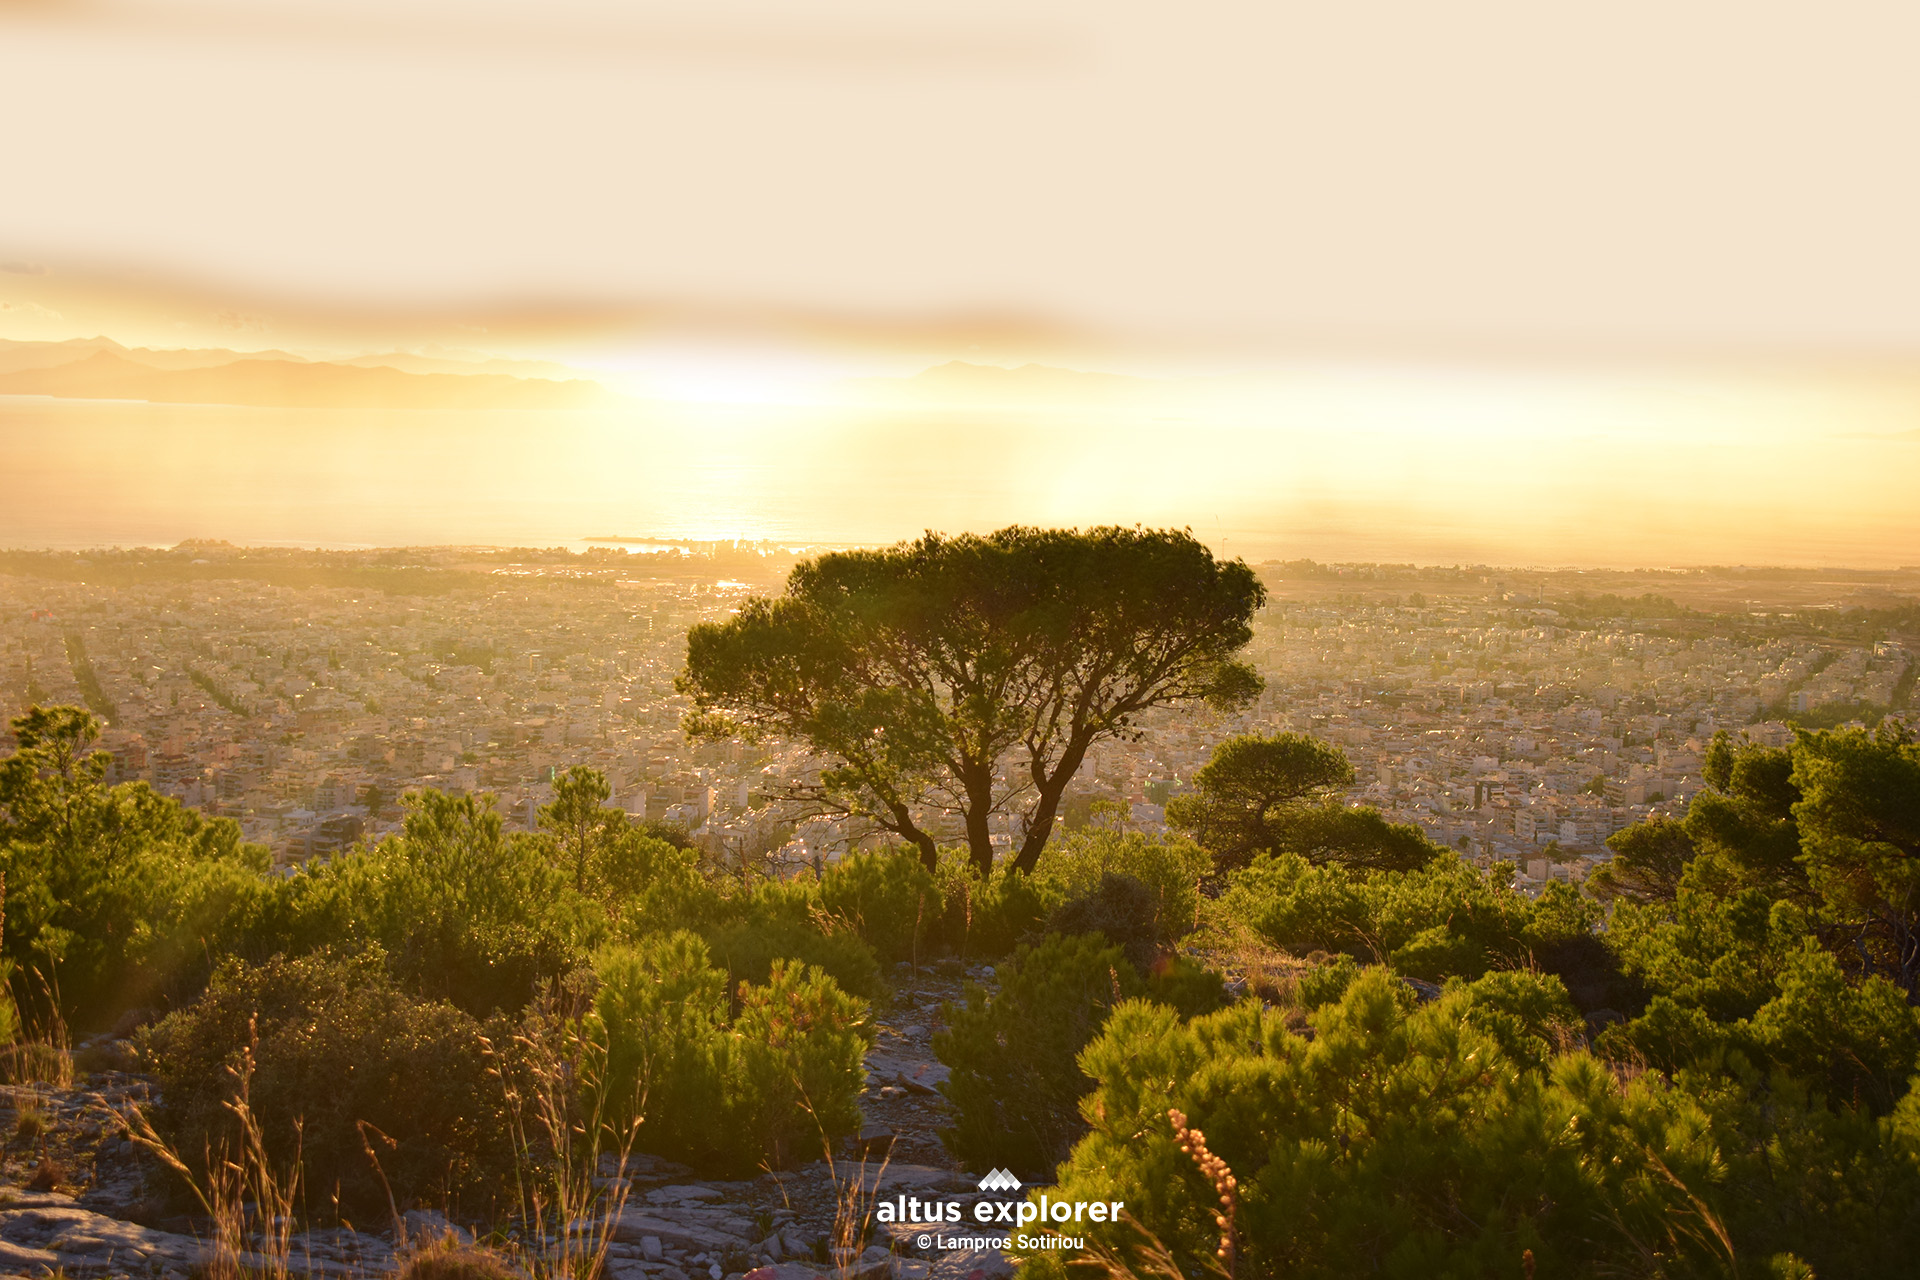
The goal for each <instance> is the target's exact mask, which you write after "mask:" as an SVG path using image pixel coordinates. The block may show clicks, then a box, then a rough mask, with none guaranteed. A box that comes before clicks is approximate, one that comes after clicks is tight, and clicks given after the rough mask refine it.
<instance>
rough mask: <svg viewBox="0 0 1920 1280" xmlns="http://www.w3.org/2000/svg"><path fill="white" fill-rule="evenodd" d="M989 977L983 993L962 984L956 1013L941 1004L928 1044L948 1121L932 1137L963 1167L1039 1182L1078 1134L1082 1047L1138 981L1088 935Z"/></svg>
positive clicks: (1056, 942)
mask: <svg viewBox="0 0 1920 1280" xmlns="http://www.w3.org/2000/svg"><path fill="white" fill-rule="evenodd" d="M996 976H997V977H998V979H999V989H998V990H997V991H996V992H994V993H993V994H992V995H991V996H989V995H988V993H987V992H986V991H985V990H984V989H983V988H981V987H977V986H976V987H969V988H968V990H967V999H966V1004H965V1005H964V1006H961V1007H955V1006H951V1005H950V1006H948V1008H947V1017H948V1021H949V1026H948V1029H947V1030H945V1031H942V1032H939V1033H938V1034H936V1035H935V1036H934V1038H933V1051H934V1053H935V1054H936V1055H938V1056H939V1058H940V1060H941V1061H942V1062H944V1063H946V1064H947V1066H948V1067H949V1068H951V1071H952V1074H951V1075H950V1077H949V1078H948V1079H947V1081H946V1083H945V1084H943V1085H942V1086H941V1092H942V1093H943V1094H945V1095H946V1098H947V1101H948V1102H949V1103H951V1104H952V1106H953V1113H954V1122H953V1125H952V1126H951V1127H950V1128H947V1129H943V1130H942V1131H941V1135H940V1136H941V1140H942V1141H943V1142H944V1143H945V1144H946V1146H947V1149H948V1150H949V1151H951V1152H952V1153H953V1155H954V1157H955V1158H956V1159H958V1160H959V1161H961V1163H963V1164H964V1165H966V1166H967V1167H968V1168H981V1169H987V1168H999V1167H1002V1166H1004V1167H1006V1168H1009V1169H1012V1170H1013V1171H1014V1172H1015V1173H1019V1174H1022V1175H1023V1176H1024V1175H1032V1176H1039V1175H1042V1174H1044V1173H1046V1172H1047V1171H1048V1170H1049V1169H1050V1168H1052V1166H1053V1164H1054V1163H1055V1162H1056V1161H1058V1160H1059V1159H1060V1158H1061V1157H1063V1156H1064V1155H1065V1154H1066V1152H1067V1149H1068V1147H1069V1146H1071V1145H1072V1143H1073V1141H1074V1139H1075V1138H1077V1137H1078V1136H1079V1135H1080V1134H1081V1133H1082V1132H1084V1131H1085V1128H1086V1126H1085V1124H1084V1123H1083V1122H1082V1121H1081V1119H1080V1117H1079V1114H1078V1106H1077V1104H1078V1102H1079V1099H1080V1096H1081V1095H1082V1094H1083V1093H1085V1092H1086V1088H1087V1085H1088V1083H1089V1082H1088V1080H1087V1078H1086V1077H1085V1076H1084V1075H1083V1074H1082V1073H1081V1071H1080V1067H1079V1065H1078V1063H1077V1062H1076V1058H1077V1057H1078V1055H1079V1053H1080V1050H1081V1049H1082V1048H1084V1047H1085V1046H1086V1044H1087V1042H1088V1041H1089V1040H1091V1039H1092V1038H1093V1037H1094V1035H1095V1034H1096V1033H1098V1031H1099V1029H1100V1027H1101V1025H1102V1024H1103V1023H1104V1022H1105V1021H1106V1017H1107V1013H1108V1011H1109V1010H1111V1009H1112V1008H1113V1007H1114V1005H1116V1004H1118V1003H1119V1002H1120V1001H1122V1000H1125V999H1127V998H1129V997H1132V996H1136V995H1138V994H1139V993H1140V991H1141V989H1142V982H1141V979H1140V975H1139V974H1138V973H1136V972H1135V971H1134V968H1133V965H1132V964H1130V963H1129V962H1128V961H1127V958H1126V954H1125V953H1124V952H1122V951H1121V950H1120V949H1119V948H1118V947H1114V946H1110V945H1108V944H1107V943H1106V942H1105V940H1104V939H1101V938H1099V937H1098V936H1095V935H1080V936H1074V937H1062V936H1059V935H1055V936H1053V937H1049V938H1048V939H1047V940H1046V941H1044V942H1042V943H1041V944H1040V945H1039V946H1038V947H1021V948H1020V949H1019V950H1018V951H1016V952H1015V953H1014V956H1013V958H1012V959H1010V960H1008V961H1006V962H1004V963H1003V964H1002V965H1001V966H1000V967H999V971H998V973H997V975H996Z"/></svg>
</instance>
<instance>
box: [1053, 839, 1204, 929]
mask: <svg viewBox="0 0 1920 1280" xmlns="http://www.w3.org/2000/svg"><path fill="white" fill-rule="evenodd" d="M1212 870H1213V859H1212V857H1211V856H1210V855H1209V854H1208V853H1207V851H1206V850H1205V849H1202V848H1201V847H1200V846H1199V845H1197V844H1195V843H1194V842H1193V841H1191V840H1188V839H1186V838H1184V837H1182V836H1147V835H1142V834H1140V833H1139V832H1135V831H1129V832H1119V831H1082V832H1078V833H1076V834H1074V835H1071V836H1068V837H1067V838H1066V839H1064V840H1056V841H1052V842H1050V843H1049V844H1048V845H1047V847H1046V850H1045V852H1043V853H1042V854H1041V855H1040V861H1039V862H1038V863H1037V864H1036V865H1035V866H1034V869H1033V878H1034V882H1035V884H1036V886H1037V887H1038V888H1039V889H1040V891H1041V892H1042V894H1043V895H1045V896H1047V897H1050V898H1052V899H1055V900H1056V901H1068V900H1071V899H1076V898H1086V897H1089V896H1090V895H1092V894H1094V893H1095V892H1096V891H1097V890H1098V889H1099V886H1100V883H1101V881H1102V880H1103V879H1104V878H1105V877H1106V876H1108V875H1110V874H1111V875H1117V876H1127V877H1130V878H1131V879H1133V880H1136V881H1138V882H1139V883H1140V884H1142V885H1144V886H1145V887H1146V889H1147V891H1148V892H1149V894H1150V895H1151V897H1152V901H1153V904H1154V911H1153V919H1154V922H1155V938H1154V941H1156V942H1157V943H1159V944H1161V945H1163V946H1171V945H1172V944H1173V943H1175V942H1178V941H1179V940H1180V939H1181V938H1183V937H1185V936H1186V935H1187V934H1189V933H1192V932H1193V930H1194V928H1195V927H1196V926H1197V925H1198V923H1199V911H1200V881H1201V879H1202V878H1204V877H1205V876H1207V875H1208V874H1209V873H1210V872H1212Z"/></svg>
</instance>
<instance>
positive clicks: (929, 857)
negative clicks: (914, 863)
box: [881, 800, 940, 872]
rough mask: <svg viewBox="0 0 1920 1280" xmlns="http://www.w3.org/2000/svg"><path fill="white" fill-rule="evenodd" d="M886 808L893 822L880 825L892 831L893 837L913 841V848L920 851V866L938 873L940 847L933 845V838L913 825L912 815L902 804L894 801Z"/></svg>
mask: <svg viewBox="0 0 1920 1280" xmlns="http://www.w3.org/2000/svg"><path fill="white" fill-rule="evenodd" d="M887 808H888V809H889V810H890V811H891V812H892V813H893V821H892V822H891V823H882V824H881V825H882V826H885V827H887V828H888V830H890V831H892V832H893V833H894V834H895V835H897V836H905V837H906V838H907V839H908V840H911V841H913V844H914V847H915V848H917V849H919V850H920V865H921V866H923V867H925V868H926V869H927V870H928V871H929V872H934V871H938V870H939V869H940V847H939V846H938V845H936V844H934V842H933V837H932V836H930V835H928V834H927V833H926V832H924V831H922V830H921V829H920V828H919V827H917V826H915V825H914V822H913V815H912V814H911V813H909V812H908V811H907V806H905V805H904V804H901V803H900V802H899V801H897V800H896V801H894V802H892V803H890V804H889V805H888V806H887Z"/></svg>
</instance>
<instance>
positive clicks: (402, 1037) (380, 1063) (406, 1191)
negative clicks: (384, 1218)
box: [140, 951, 513, 1213]
mask: <svg viewBox="0 0 1920 1280" xmlns="http://www.w3.org/2000/svg"><path fill="white" fill-rule="evenodd" d="M140 1047H141V1055H142V1057H143V1058H144V1059H145V1061H147V1062H148V1063H150V1064H151V1067H152V1070H153V1072H154V1074H155V1076H156V1077H157V1078H158V1081H159V1085H160V1096H161V1102H160V1105H159V1108H158V1110H157V1112H156V1115H155V1117H154V1118H155V1121H156V1123H157V1125H158V1127H159V1129H160V1132H161V1134H162V1135H163V1136H164V1137H165V1138H166V1139H167V1141H168V1142H169V1143H170V1144H171V1145H172V1146H173V1148H174V1149H175V1150H176V1151H178V1152H179V1153H180V1154H181V1156H182V1158H183V1159H185V1160H186V1161H187V1163H188V1164H189V1165H191V1166H195V1168H196V1170H197V1171H198V1172H201V1173H204V1168H203V1167H201V1166H202V1165H203V1164H204V1161H205V1160H206V1159H207V1158H208V1154H209V1153H210V1152H211V1153H213V1154H214V1155H215V1156H216V1157H217V1156H218V1153H219V1152H220V1151H221V1150H222V1149H223V1147H230V1148H232V1149H237V1147H235V1146H233V1144H235V1143H237V1141H238V1138H239V1134H238V1130H237V1120H236V1116H235V1114H234V1112H233V1110H232V1109H231V1108H230V1107H229V1105H228V1104H229V1102H231V1101H232V1099H233V1098H234V1096H235V1093H236V1091H237V1089H238V1086H239V1082H240V1075H241V1073H242V1071H243V1070H244V1063H243V1060H244V1058H245V1057H246V1056H247V1055H251V1057H252V1063H253V1065H252V1078H251V1082H250V1106H251V1109H252V1113H253V1115H254V1117H255V1119H256V1121H257V1123H258V1124H259V1126H260V1129H261V1132H262V1135H263V1138H264V1140H265V1142H266V1144H267V1150H268V1154H269V1156H270V1158H271V1159H272V1160H273V1161H274V1162H275V1163H276V1164H279V1165H281V1166H285V1165H290V1164H291V1163H292V1161H293V1159H294V1157H295V1154H296V1153H297V1154H298V1156H299V1159H300V1161H301V1163H302V1166H303V1176H302V1182H303V1184H304V1185H305V1186H306V1187H307V1188H308V1191H309V1194H310V1195H311V1196H312V1197H314V1198H315V1199H316V1200H321V1201H325V1200H330V1199H332V1198H333V1197H335V1196H337V1197H338V1199H339V1203H340V1205H341V1207H342V1208H343V1209H346V1210H347V1211H349V1212H366V1213H384V1212H385V1211H386V1208H387V1204H388V1201H387V1190H386V1187H387V1185H391V1187H392V1190H393V1195H394V1197H395V1198H396V1199H397V1200H398V1201H400V1202H401V1203H403V1204H404V1203H408V1202H411V1201H415V1200H418V1201H422V1202H424V1203H430V1204H451V1203H457V1202H459V1201H460V1200H462V1199H466V1200H468V1201H469V1202H470V1203H471V1202H473V1201H474V1200H476V1199H478V1200H484V1199H486V1198H487V1197H488V1196H489V1195H491V1193H492V1192H493V1191H494V1190H495V1189H497V1188H498V1187H499V1186H500V1185H501V1184H502V1181H503V1180H504V1179H506V1178H508V1177H509V1176H510V1175H511V1173H512V1164H513V1152H512V1148H511V1146H510V1144H509V1143H508V1140H507V1137H506V1123H505V1115H504V1112H503V1097H502V1093H501V1089H500V1084H499V1080H498V1078H497V1076H496V1075H495V1074H494V1069H495V1065H496V1064H495V1060H494V1058H493V1055H492V1051H491V1050H490V1048H489V1043H488V1038H487V1037H486V1036H484V1035H483V1034H482V1028H481V1026H480V1024H479V1023H478V1022H476V1021H475V1020H474V1019H473V1018H472V1017H470V1016H469V1015H467V1014H465V1013H463V1012H461V1011H460V1010H459V1009H457V1008H455V1007H454V1006H453V1005H451V1004H448V1003H445V1002H443V1001H428V1000H420V999H417V998H415V997H412V996H409V995H407V994H406V993H404V992H403V991H401V990H399V989H398V988H397V987H395V986H394V985H393V982H392V979H391V978H390V977H389V976H388V970H387V966H386V964H385V961H384V958H383V957H381V956H380V955H379V954H378V953H377V952H366V953H362V954H359V955H355V956H340V955H337V954H335V953H332V952H329V951H318V952H313V953H310V954H308V955H305V956H301V957H298V958H295V959H287V958H284V957H276V958H274V959H271V960H268V961H266V962H265V963H263V964H260V965H254V966H248V965H239V964H229V965H226V966H224V967H222V968H221V969H220V970H219V971H218V972H217V973H216V974H215V975H214V977H213V980H212V982H211V984H210V985H209V986H208V988H207V991H206V993H205V994H204V995H203V996H202V997H201V998H200V999H199V1000H197V1001H196V1002H195V1003H194V1004H192V1005H190V1006H188V1007H187V1008H185V1009H182V1010H179V1011H178V1012H175V1013H173V1014H170V1015H169V1016H168V1017H166V1018H165V1019H163V1020H162V1021H161V1022H159V1023H157V1024H155V1025H154V1026H152V1027H150V1028H148V1029H147V1030H146V1031H145V1032H144V1033H143V1035H142V1039H141V1046H140ZM363 1124H364V1125H365V1126H368V1127H369V1129H370V1130H371V1131H372V1134H371V1135H369V1136H367V1137H363V1130H362V1128H361V1126H362V1125H363ZM368 1141H371V1142H372V1143H373V1145H374V1147H375V1150H376V1152H377V1154H378V1158H379V1162H380V1164H379V1168H378V1169H376V1168H375V1167H374V1165H373V1163H372V1161H370V1160H369V1159H368V1157H367V1154H366V1143H367V1142H368ZM382 1175H384V1183H383V1180H382Z"/></svg>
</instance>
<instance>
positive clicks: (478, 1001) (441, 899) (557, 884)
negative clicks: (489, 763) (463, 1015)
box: [260, 790, 600, 1017]
mask: <svg viewBox="0 0 1920 1280" xmlns="http://www.w3.org/2000/svg"><path fill="white" fill-rule="evenodd" d="M288 894H289V902H288V907H287V918H286V920H285V923H284V925H283V927H282V932H281V933H280V935H279V936H278V937H271V938H263V939H261V940H260V942H261V943H262V944H264V947H270V948H271V949H274V950H284V951H288V952H295V953H297V952H305V951H311V950H315V949H318V948H321V947H328V946H340V945H356V944H360V943H373V944H377V945H378V946H379V947H380V948H381V949H382V950H383V951H384V952H385V953H386V956H387V963H388V966H389V967H390V969H391V970H392V972H393V975H394V977H395V978H396V979H397V980H398V981H399V982H400V984H401V985H402V986H403V987H405V988H406V989H407V990H409V991H412V992H414V993H416V994H418V995H421V996H425V997H428V998H432V999H443V1000H448V1001H451V1002H452V1003H454V1004H456V1005H458V1006H459V1007H460V1008H462V1009H465V1010H467V1011H468V1012H469V1013H472V1014H474V1015H475V1016H477V1017H484V1016H486V1015H487V1014H490V1013H492V1012H494V1011H506V1012H509V1013H511V1012H514V1011H517V1010H519V1009H521V1008H522V1007H524V1006H525V1005H526V1004H527V1002H528V1001H530V1000H531V999H532V998H533V997H534V995H535V993H536V992H538V991H539V990H540V988H541V987H542V986H543V985H544V984H545V983H546V982H547V981H548V980H550V979H552V978H554V977H557V976H559V975H561V974H564V973H566V972H567V971H569V970H571V969H574V968H576V967H579V966H581V965H584V964H585V962H586V958H587V955H588V953H589V950H590V945H591V943H593V942H594V941H595V940H596V937H597V933H598V928H599V921H600V916H599V912H598V909H597V908H596V907H595V906H594V905H593V904H592V903H590V902H589V901H588V900H587V899H586V898H584V897H583V896H582V895H581V894H579V893H578V892H576V891H575V889H574V887H573V882H572V879H571V877H570V876H569V875H568V874H567V873H566V872H565V871H563V870H562V869H561V868H559V867H557V866H555V865H554V863H553V860H552V856H551V851H550V848H549V847H548V845H547V843H546V841H545V840H544V838H537V837H533V836H529V835H527V834H525V833H509V832H507V831H506V830H505V827H504V825H503V823H502V822H501V818H500V815H499V813H498V812H497V811H495V809H494V808H493V798H492V797H491V796H479V797H476V796H449V795H442V794H441V793H440V792H437V791H432V790H427V791H422V792H418V793H415V794H410V795H409V796H408V797H407V815H406V818H405V821H404V823H403V824H402V828H401V833H400V834H399V835H398V836H396V837H394V838H392V839H389V840H386V841H383V842H382V843H381V844H380V845H379V846H378V847H377V848H374V849H371V850H362V851H358V852H354V853H350V854H346V855H344V856H342V857H338V858H332V859H327V860H324V861H320V862H313V863H309V864H307V865H306V866H305V867H303V868H301V870H300V871H299V872H298V873H296V874H295V875H294V876H293V877H292V878H291V879H290V880H289V881H288ZM264 947H263V949H264Z"/></svg>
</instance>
